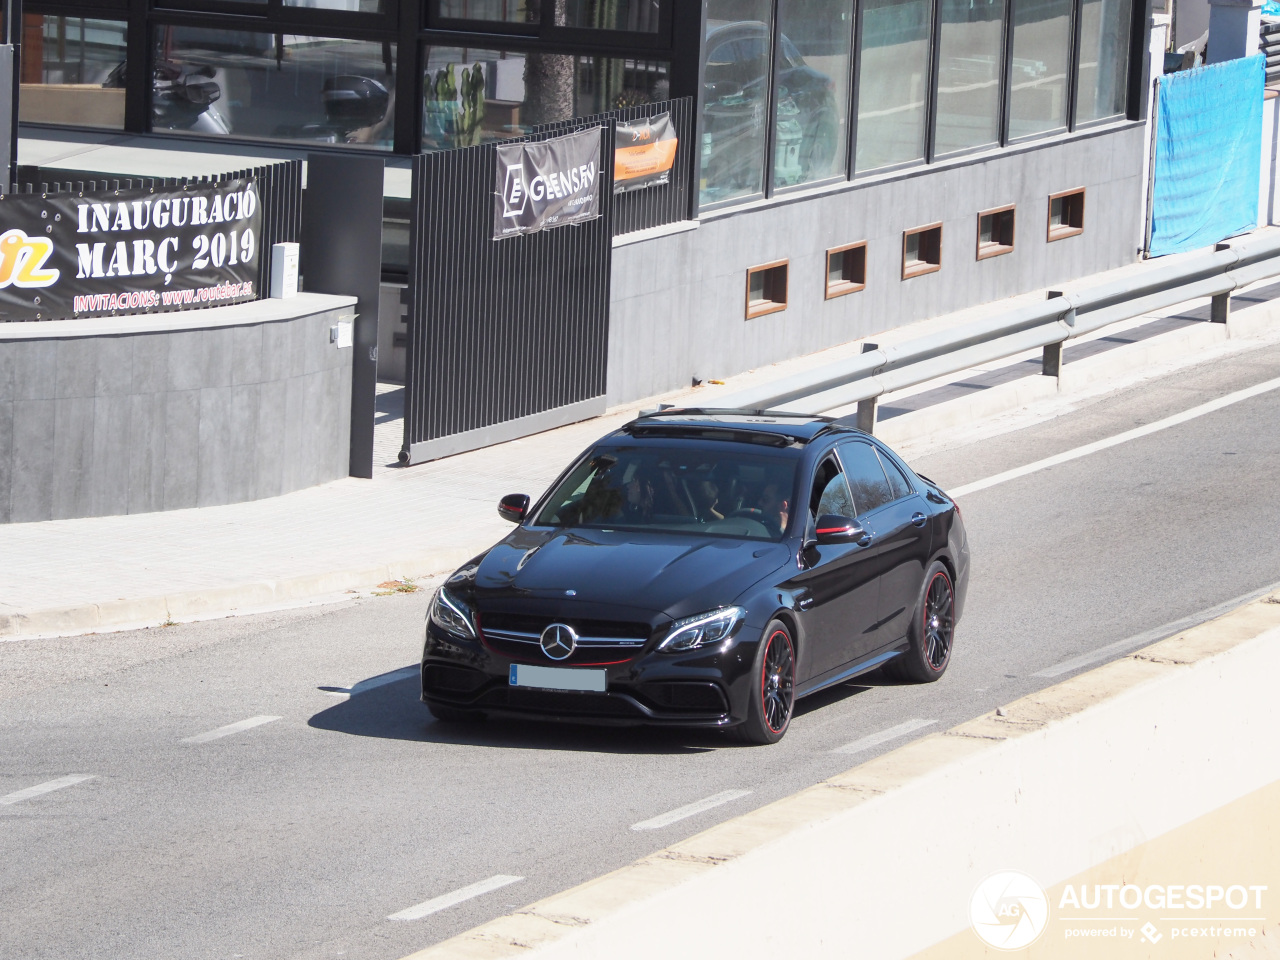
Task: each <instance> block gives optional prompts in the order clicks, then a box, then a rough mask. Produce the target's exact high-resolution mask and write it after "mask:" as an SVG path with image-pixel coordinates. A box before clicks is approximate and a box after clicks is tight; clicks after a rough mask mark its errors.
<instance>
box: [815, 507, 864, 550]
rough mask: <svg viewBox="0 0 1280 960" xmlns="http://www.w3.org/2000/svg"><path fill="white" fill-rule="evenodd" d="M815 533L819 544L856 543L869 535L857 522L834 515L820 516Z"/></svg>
mask: <svg viewBox="0 0 1280 960" xmlns="http://www.w3.org/2000/svg"><path fill="white" fill-rule="evenodd" d="M813 532H814V536H815V537H816V538H817V540H818V542H819V543H854V542H856V541H858V540H861V539H862V538H863V537H865V536H866V535H867V532H866V530H864V529H863V528H862V524H860V523H858V521H857V520H853V519H850V518H849V517H841V516H837V515H836V514H833V513H827V514H823V515H822V516H820V517H819V518H818V523H817V525H816V526H815V527H814V531H813Z"/></svg>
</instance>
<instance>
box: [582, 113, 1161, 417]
mask: <svg viewBox="0 0 1280 960" xmlns="http://www.w3.org/2000/svg"><path fill="white" fill-rule="evenodd" d="M1145 129H1146V128H1145V126H1144V125H1142V124H1124V125H1122V126H1120V127H1118V128H1117V127H1110V128H1106V129H1104V130H1100V131H1093V132H1092V133H1085V134H1081V135H1077V136H1075V137H1072V138H1064V139H1062V140H1055V141H1050V142H1044V143H1040V144H1036V145H1034V146H1027V145H1024V146H1022V147H1016V148H1009V149H1006V150H1003V151H1000V152H999V153H996V154H993V155H988V156H986V157H979V158H971V159H969V160H967V161H955V162H953V163H951V164H948V165H942V164H935V165H933V166H931V167H929V168H927V169H924V170H920V171H913V172H911V173H909V174H897V175H894V176H888V177H884V178H880V179H877V180H872V181H859V182H858V183H856V184H843V185H841V186H840V187H838V188H832V189H828V190H825V191H819V192H816V193H815V192H810V193H809V194H807V195H803V196H801V195H795V194H792V195H787V196H783V197H779V198H775V199H774V200H772V201H767V202H763V203H761V204H759V205H757V206H755V207H750V208H745V209H738V210H734V211H730V212H721V213H710V214H704V215H703V217H702V219H701V221H700V222H699V223H698V225H697V227H696V229H692V230H690V229H684V230H682V231H680V232H675V233H671V234H668V235H663V236H658V237H654V238H652V239H642V240H639V241H638V242H637V241H636V240H635V238H634V237H631V238H629V237H623V238H620V240H619V241H616V242H615V247H614V251H613V283H612V289H611V305H610V321H609V322H610V330H609V378H608V395H607V396H608V402H609V403H611V404H612V403H623V402H626V401H630V400H635V399H638V398H640V397H646V396H652V395H654V394H657V393H662V392H665V391H667V390H673V389H676V388H682V387H688V386H689V384H690V381H691V379H692V378H694V377H697V378H699V379H704V380H705V379H709V378H719V377H722V376H727V375H732V374H735V373H740V372H742V371H743V370H749V369H753V368H755V367H759V366H763V365H767V364H769V363H772V362H774V361H777V360H782V359H786V358H789V357H794V356H800V355H803V354H806V353H812V352H814V351H816V350H820V349H823V348H825V347H829V346H833V345H835V344H838V343H845V342H848V341H850V340H855V339H858V338H860V337H864V336H868V335H871V334H874V333H876V332H878V331H882V330H887V329H891V328H893V327H897V326H901V325H903V324H906V323H910V322H912V321H915V320H919V319H923V318H926V317H931V316H937V315H939V314H944V313H949V312H952V311H955V310H959V309H962V308H965V307H969V306H973V305H975V304H980V303H985V302H988V301H991V300H997V299H1000V298H1002V297H1008V296H1012V295H1015V294H1020V293H1026V292H1027V291H1030V290H1035V289H1039V288H1042V287H1047V286H1049V285H1052V284H1055V283H1061V282H1065V281H1067V280H1072V279H1076V278H1079V277H1082V276H1086V275H1088V274H1091V273H1096V272H1098V271H1102V270H1109V269H1112V268H1114V267H1118V266H1122V265H1124V264H1126V263H1130V262H1132V261H1133V260H1135V259H1136V258H1137V246H1136V241H1137V238H1138V237H1140V236H1141V235H1142V218H1143V213H1144V207H1145V196H1144V191H1143V185H1142V169H1143V157H1144V154H1145V150H1146V148H1145V142H1146V141H1145ZM1080 186H1084V187H1085V188H1086V202H1085V229H1084V233H1083V234H1081V235H1079V236H1076V237H1072V238H1069V239H1065V240H1058V241H1055V242H1054V243H1047V242H1046V240H1045V233H1046V227H1047V218H1048V197H1049V195H1050V194H1051V193H1056V192H1059V191H1062V190H1068V189H1072V188H1075V187H1080ZM1009 203H1016V204H1017V220H1016V236H1015V248H1014V251H1013V252H1012V253H1009V254H1006V255H1004V256H999V257H994V258H990V259H986V260H981V261H979V260H977V259H976V243H977V214H978V211H979V210H984V209H989V208H992V207H998V206H1004V205H1005V204H1009ZM935 221H942V222H943V229H942V269H941V270H940V271H939V272H937V273H932V274H927V275H925V276H921V277H916V278H913V279H911V280H905V281H904V280H902V279H901V270H902V232H903V231H904V230H907V229H911V228H913V227H917V226H922V225H924V224H928V223H933V222H935ZM860 240H866V241H868V244H869V245H868V248H867V249H868V253H867V287H866V289H865V290H863V291H862V292H860V293H853V294H849V295H847V296H843V297H838V298H836V299H833V300H826V299H825V298H824V295H825V278H826V251H827V250H828V249H829V248H831V247H836V246H842V245H844V244H848V243H853V242H856V241H860ZM780 259H788V260H790V295H789V305H788V307H787V309H786V310H785V311H782V312H780V313H774V314H770V315H768V316H764V317H760V318H757V319H755V320H744V312H745V298H746V276H747V269H748V268H749V267H752V266H755V265H757V264H762V263H767V262H770V261H773V260H780Z"/></svg>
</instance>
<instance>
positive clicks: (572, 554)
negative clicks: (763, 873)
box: [422, 409, 969, 743]
mask: <svg viewBox="0 0 1280 960" xmlns="http://www.w3.org/2000/svg"><path fill="white" fill-rule="evenodd" d="M498 512H499V513H501V514H502V515H503V516H504V517H506V518H507V519H509V520H512V521H514V522H515V523H517V524H518V526H517V527H516V529H515V530H514V531H512V532H511V534H510V535H508V536H507V537H505V538H504V539H503V540H502V541H500V542H499V543H498V544H497V545H495V546H494V547H492V548H491V549H490V550H488V551H486V552H485V553H483V554H481V555H480V556H478V557H476V558H475V559H474V560H471V561H470V562H468V563H467V564H466V565H465V566H463V567H462V568H461V569H459V570H458V571H457V572H456V573H454V574H453V576H451V577H450V578H449V579H448V581H447V582H446V583H445V584H444V585H443V586H442V587H441V588H440V589H439V591H438V592H437V593H436V595H435V597H434V598H433V599H432V602H431V608H430V611H429V613H428V615H427V626H426V643H425V645H424V647H423V651H422V699H423V701H424V702H425V703H426V704H427V706H428V708H429V709H430V710H431V712H432V713H433V714H434V715H435V716H436V717H437V718H439V719H441V720H463V719H468V718H474V717H480V716H483V715H484V714H488V713H500V714H516V715H524V716H531V715H533V716H539V717H544V718H552V719H561V720H575V721H583V722H593V723H595V722H613V723H649V724H678V725H684V726H706V727H719V728H725V729H731V730H733V731H735V732H736V733H737V734H738V736H739V737H740V738H741V739H743V740H746V741H748V742H751V743H773V742H776V741H777V740H779V739H781V737H782V736H783V734H785V733H786V732H787V726H788V724H789V723H790V721H791V716H792V713H793V710H794V708H795V701H796V698H798V697H803V696H805V695H807V694H810V693H814V692H816V691H818V690H821V689H823V688H824V687H828V686H831V685H832V684H837V683H842V682H844V681H846V680H849V679H850V678H852V677H855V676H857V675H859V674H862V673H866V672H867V671H870V670H875V669H877V668H882V669H884V670H886V671H888V672H891V673H895V674H897V675H898V676H899V677H901V678H903V679H909V680H914V681H919V682H929V681H933V680H937V679H938V678H939V677H941V676H942V674H943V673H944V672H945V671H946V669H947V664H948V663H949V662H950V660H951V653H952V643H953V639H954V636H955V626H956V621H957V620H958V619H959V617H960V612H961V610H962V608H963V606H964V597H965V588H966V585H967V583H968V572H969V545H968V540H967V538H966V536H965V531H964V524H963V522H962V521H961V518H960V511H959V509H958V508H957V507H956V505H955V503H954V502H953V501H952V500H951V499H950V498H949V497H947V495H946V494H945V493H943V492H942V490H940V489H939V488H938V487H937V486H936V485H935V484H934V483H932V482H931V481H930V480H928V479H927V478H924V477H921V476H919V475H918V474H916V473H914V472H913V471H912V470H911V469H910V468H909V467H908V466H907V465H906V464H905V463H903V462H902V460H901V459H899V458H898V457H897V456H896V455H895V454H894V453H893V452H892V451H891V450H889V449H888V448H887V447H886V446H884V444H882V443H881V442H879V441H878V440H876V439H875V438H874V437H871V436H868V435H867V434H865V433H862V432H861V431H859V430H857V429H855V428H854V427H852V426H851V425H847V424H845V423H844V422H842V421H839V420H831V419H829V418H826V417H811V416H793V415H788V414H778V413H768V412H766V413H759V412H751V411H732V410H730V411H726V410H689V409H685V410H679V409H677V410H666V411H663V412H661V413H658V414H654V415H651V416H644V417H641V418H639V419H637V420H634V421H632V422H631V423H629V424H627V425H626V426H624V427H622V428H621V429H620V430H618V431H616V432H614V433H612V434H610V435H609V436H607V437H605V438H604V439H602V440H601V441H600V442H599V443H597V444H596V445H595V446H593V447H591V448H590V449H589V450H587V451H586V452H585V453H583V454H582V456H580V457H579V458H578V459H577V460H576V461H575V462H574V463H573V464H572V465H571V466H570V467H569V468H568V469H567V470H566V471H565V472H564V473H563V474H562V475H561V476H560V478H559V479H558V480H557V481H556V482H555V483H554V484H553V485H552V487H551V489H550V490H549V491H548V492H547V493H546V494H544V495H543V497H542V499H541V500H539V501H538V502H537V503H536V504H533V505H530V501H529V497H527V496H525V495H523V494H513V495H511V496H508V497H504V498H503V500H502V503H501V505H500V506H499V508H498Z"/></svg>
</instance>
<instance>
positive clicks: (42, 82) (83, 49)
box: [18, 13, 127, 130]
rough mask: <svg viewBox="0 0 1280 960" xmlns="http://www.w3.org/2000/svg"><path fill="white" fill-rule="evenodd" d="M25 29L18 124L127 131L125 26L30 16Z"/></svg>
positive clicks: (119, 23) (79, 18) (103, 21)
mask: <svg viewBox="0 0 1280 960" xmlns="http://www.w3.org/2000/svg"><path fill="white" fill-rule="evenodd" d="M23 26H24V30H23V36H22V88H21V91H20V96H19V99H18V113H19V118H20V119H22V120H29V121H35V122H37V123H67V124H77V125H81V126H86V127H107V128H109V129H112V130H123V129H124V61H125V52H126V47H127V44H126V42H125V40H126V29H125V24H124V22H123V21H119V20H90V19H88V18H86V17H52V16H43V15H41V14H38V13H28V14H26V15H24V17H23Z"/></svg>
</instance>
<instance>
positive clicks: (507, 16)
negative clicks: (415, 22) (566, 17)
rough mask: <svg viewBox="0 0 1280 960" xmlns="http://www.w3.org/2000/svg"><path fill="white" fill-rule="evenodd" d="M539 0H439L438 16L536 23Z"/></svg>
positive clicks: (456, 18) (454, 18)
mask: <svg viewBox="0 0 1280 960" xmlns="http://www.w3.org/2000/svg"><path fill="white" fill-rule="evenodd" d="M539 6H540V0H440V16H441V17H448V18H449V19H453V20H497V21H500V22H502V23H537V22H538V17H537V15H536V14H537V8H538V7H539Z"/></svg>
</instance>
